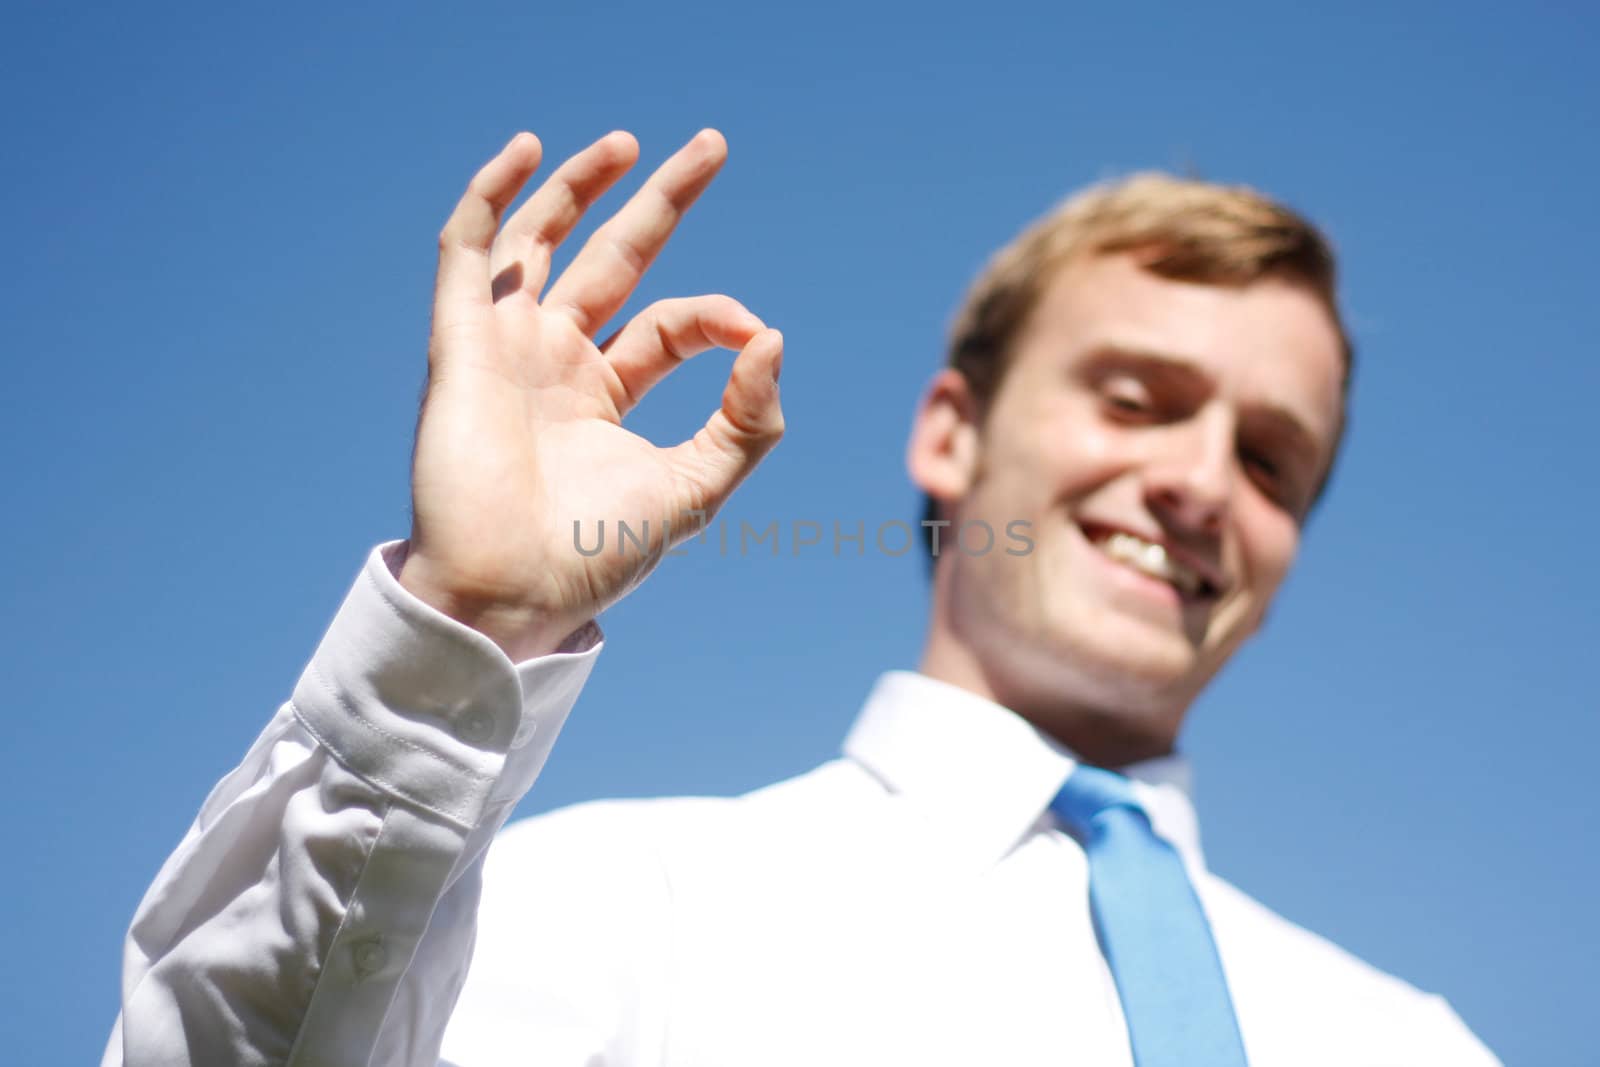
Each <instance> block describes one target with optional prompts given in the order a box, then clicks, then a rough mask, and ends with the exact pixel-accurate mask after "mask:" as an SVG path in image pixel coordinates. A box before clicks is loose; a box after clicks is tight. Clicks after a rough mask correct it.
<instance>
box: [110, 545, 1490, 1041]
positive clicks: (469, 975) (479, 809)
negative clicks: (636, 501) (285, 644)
mask: <svg viewBox="0 0 1600 1067" xmlns="http://www.w3.org/2000/svg"><path fill="white" fill-rule="evenodd" d="M401 550H402V549H401V546H394V545H390V546H385V547H384V548H383V549H381V550H379V551H375V552H374V553H373V555H372V557H371V559H369V561H368V563H367V566H366V567H365V568H364V569H363V571H362V574H361V576H360V578H359V580H358V581H357V583H356V586H355V588H354V589H353V590H352V591H351V593H350V596H349V597H348V599H347V600H346V601H345V604H344V606H343V607H342V608H341V609H340V612H339V614H338V616H337V617H336V618H335V620H334V622H333V625H332V626H331V628H330V629H329V632H328V635H327V637H326V638H325V639H324V640H323V642H322V644H321V646H320V647H319V648H318V650H317V652H316V655H315V656H314V657H313V659H312V662H311V664H310V665H309V666H308V667H307V669H306V672H305V674H304V675H303V677H302V678H301V680H300V682H299V684H298V685H297V686H296V688H295V691H294V695H293V697H292V699H291V700H290V701H289V703H288V704H286V705H284V707H283V708H282V709H280V711H279V712H278V714H277V715H276V716H275V717H274V718H273V719H272V721H271V722H270V723H269V724H268V725H267V728H266V730H265V731H264V732H263V733H262V735H261V737H260V738H259V739H258V740H257V742H256V743H255V745H254V746H253V747H252V748H251V750H250V752H249V753H248V754H247V755H246V756H245V759H244V762H243V763H242V764H241V765H240V766H239V767H238V768H237V769H236V770H235V771H233V773H232V774H230V775H229V776H228V777H227V778H225V779H223V781H222V782H221V783H220V784H219V785H218V786H217V787H216V789H215V790H214V791H213V793H212V794H211V796H210V797H209V798H208V799H207V800H206V803H205V805H204V807H203V808H202V810H201V812H200V815H199V817H198V819H197V821H196V822H195V825H194V827H193V828H192V829H191V830H190V832H189V834H188V835H187V836H186V837H185V838H184V840H183V842H182V844H181V845H180V846H179V847H178V850H177V852H176V853H174V855H173V856H172V857H171V858H170V859H169V860H168V862H167V863H166V865H165V866H164V867H163V868H162V870H161V873H160V874H159V875H158V877H157V879H156V882H155V884H154V885H153V886H152V887H151V889H150V891H149V892H148V894H147V895H146V897H145V899H144V901H143V902H142V904H141V905H140V907H139V910H138V913H137V915H136V916H135V918H134V922H133V925H132V928H131V930H130V932H129V935H128V940H127V945H126V954H125V962H124V975H123V999H122V1014H121V1016H120V1018H119V1019H118V1021H117V1025H116V1029H115V1031H114V1032H113V1034H112V1038H111V1042H110V1044H109V1046H108V1048H107V1050H106V1055H105V1059H104V1063H105V1064H106V1065H115V1064H127V1065H129V1067H143V1065H147V1064H152V1065H153V1064H163V1065H167V1064H223V1063H227V1064H257V1063H260V1064H268V1063H272V1064H280V1063H292V1064H303V1065H311V1064H339V1065H349V1064H363V1063H369V1062H370V1063H373V1064H384V1065H426V1064H433V1063H435V1062H436V1060H438V1059H439V1058H440V1057H441V1056H442V1057H443V1059H444V1061H446V1062H448V1063H452V1064H457V1065H460V1067H498V1065H512V1064H518V1065H522V1064H527V1065H540V1067H569V1065H570V1067H580V1065H640V1067H643V1065H673V1067H679V1065H683V1067H687V1065H691V1064H693V1065H696V1067H749V1065H751V1064H791V1063H792V1064H808V1065H815V1064H835V1065H854V1064H861V1065H874V1067H882V1065H884V1064H918V1065H926V1064H962V1065H972V1064H991V1063H992V1064H1007V1065H1013V1064H1016V1065H1023V1064H1039V1065H1045V1064H1049V1065H1054V1067H1060V1065H1069V1064H1082V1065H1097V1067H1099V1065H1104V1067H1128V1065H1130V1064H1131V1057H1130V1053H1129V1048H1128V1040H1127V1035H1126V1031H1125V1028H1124V1023H1123V1019H1122V1014H1121V1009H1120V1006H1119V1004H1118V999H1117V994H1116V987H1115V984H1114V982H1113V980H1112V977H1111V975H1110V973H1109V971H1108V970H1107V968H1106V964H1105V961H1104V959H1103V957H1102V956H1101V954H1100V951H1099V948H1098V946H1097V944H1096V941H1095V934H1094V929H1093V925H1092V921H1091V919H1090V914H1089V906H1088V870H1087V865H1086V861H1085V856H1084V852H1083V849H1082V847H1081V846H1080V844H1079V843H1078V842H1077V841H1076V840H1074V839H1073V838H1072V837H1071V836H1070V835H1069V834H1067V833H1066V832H1064V831H1063V830H1062V829H1061V828H1060V827H1059V826H1058V825H1057V824H1056V823H1055V821H1054V819H1053V818H1052V816H1050V814H1049V812H1048V810H1047V804H1048V803H1049V801H1050V799H1051V797H1052V796H1053V795H1054V794H1055V792H1056V790H1058V789H1059V788H1060V786H1061V784H1062V782H1063V781H1065V779H1066V777H1067V775H1068V774H1069V773H1070V771H1071V770H1072V768H1073V766H1074V761H1073V758H1072V756H1071V754H1070V753H1068V752H1066V751H1065V750H1063V749H1062V748H1061V747H1060V746H1058V745H1056V744H1055V743H1053V742H1052V741H1051V740H1050V739H1049V738H1047V737H1045V736H1044V735H1042V734H1040V733H1039V732H1038V731H1036V730H1034V729H1033V727H1031V726H1030V725H1029V724H1028V723H1026V722H1025V721H1023V720H1022V719H1020V718H1019V717H1017V716H1016V715H1014V714H1013V713H1011V712H1010V711H1007V710H1006V709H1004V708H1002V707H999V706H997V705H995V704H992V703H990V702H988V701H985V700H982V699H980V698H978V697H975V696H973V695H971V694H968V693H966V692H964V691H962V690H959V689H956V688H954V687H951V686H947V685H944V684H942V683H939V682H935V681H932V680H930V679H928V678H925V677H922V676H920V675H916V674H911V673H904V672H895V673H890V674H886V675H884V676H883V678H882V679H881V680H880V681H879V683H878V685H877V687H876V688H875V689H874V690H873V692H872V694H871V696H870V697H869V699H868V700H867V702H866V705H865V707H864V708H863V709H862V712H861V715H860V717H859V718H858V720H857V722H856V724H855V726H854V727H853V728H852V730H851V732H850V735H849V737H848V739H847V740H846V742H845V747H844V754H843V755H842V757H841V758H839V759H837V760H833V761H831V762H829V763H826V764H824V765H822V766H821V767H818V768H817V769H815V770H813V771H811V772H809V773H807V774H804V775H801V776H800V777H798V778H794V779H791V780H789V781H786V782H781V783H779V784H777V785H773V786H770V787H768V788H766V789H762V790H759V791H757V792H754V793H751V794H749V795H746V796H743V797H737V798H733V799H698V798H696V799H666V800H648V801H606V802H596V803H590V804H582V805H578V806H576V807H573V808H568V809H565V810H562V811H557V812H553V813H551V814H548V815H544V816H540V817H538V818H534V819H529V820H525V821H523V822H520V823H518V824H516V825H515V826H513V827H511V828H509V829H507V830H506V831H505V832H504V833H503V834H501V836H500V837H499V839H498V841H496V842H495V845H494V848H493V850H492V851H489V852H488V853H487V858H485V852H486V849H487V846H488V844H489V842H490V840H491V838H492V837H493V836H494V835H495V833H496V832H497V831H498V830H499V829H500V826H501V824H502V823H503V822H504V821H505V819H506V817H507V814H508V813H509V812H510V810H511V808H512V807H513V806H514V805H515V803H516V802H517V800H518V799H519V798H520V797H521V796H522V795H523V794H524V793H525V792H526V791H527V789H528V788H529V786H531V785H532V783H533V780H534V778H535V777H536V775H537V774H538V772H539V769H540V767H541V766H542V765H543V763H544V760H545V757H546V756H547V754H548V753H549V751H550V748H551V745H552V744H553V742H554V741H555V738H556V735H557V733H558V732H559V731H560V728H561V725H562V723H563V721H564V720H565V718H566V715H567V713H568V711H569V710H570V709H571V707H572V705H573V703H574V702H575V701H576V699H577V696H578V693H579V691H580V690H581V688H582V687H583V684H584V682H585V680H586V679H587V677H588V674H589V671H590V669H591V668H592V666H593V663H594V660H595V657H596V656H597V654H598V652H599V647H600V645H599V633H598V631H597V630H596V629H594V628H593V627H588V628H585V630H583V631H580V632H579V633H577V634H575V635H573V637H572V638H571V639H569V641H568V643H567V645H566V646H564V647H563V649H562V650H561V651H560V652H558V653H556V654H554V655H551V656H546V657H543V658H540V659H537V660H532V661H529V662H526V663H522V664H515V665H513V664H512V663H511V662H510V661H509V660H508V659H507V658H506V657H505V655H504V654H503V653H501V651H500V650H499V649H498V648H496V647H495V646H494V645H493V644H492V643H491V642H490V641H488V640H487V639H485V638H483V637H482V636H481V635H479V634H476V633H474V632H473V631H471V630H469V629H467V628H466V627H463V626H461V625H459V624H457V623H455V622H454V621H452V620H450V619H448V618H446V617H445V616H443V615H441V614H439V613H438V612H436V611H433V610H432V609H431V608H429V607H427V606H426V605H424V604H422V603H421V602H419V601H417V600H416V599H415V598H413V597H411V596H410V595H409V594H408V593H406V592H405V591H404V590H403V589H402V588H401V587H400V585H399V583H398V582H397V581H396V580H395V579H394V576H393V570H395V569H397V568H398V562H399V557H398V553H399V552H400V551H401ZM1126 772H1127V773H1128V774H1129V775H1130V777H1132V778H1133V779H1134V780H1135V782H1136V789H1137V790H1138V792H1139V794H1140V796H1141V798H1142V799H1143V800H1144V802H1145V803H1146V805H1147V806H1148V809H1149V811H1150V813H1151V818H1152V821H1153V823H1154V826H1155V828H1156V830H1157V832H1158V833H1160V834H1161V835H1162V836H1163V837H1165V838H1167V839H1168V840H1169V841H1171V842H1172V843H1173V845H1174V846H1175V847H1176V848H1177V849H1178V851H1179V853H1180V854H1181V855H1182V856H1183V858H1184V861H1185V863H1186V864H1187V866H1188V868H1189V871H1190V875H1191V877H1192V878H1193V879H1194V881H1195V883H1196V887H1197V889H1198V892H1199V896H1200V898H1201V900H1202V902H1203V904H1204V907H1205V910H1206V912H1207V914H1208V915H1209V917H1210V919H1211V923H1212V926H1213V930H1214V933H1215V936H1216V940H1217V944H1218V949H1219V952H1220V954H1221V957H1222V962H1223V966H1224V969H1225V971H1226V972H1227V978H1228V984H1229V988H1230V990H1231V992H1232V995H1233V1000H1234V1005H1235V1007H1236V1009H1237V1011H1238V1015H1239V1022H1240V1028H1241V1030H1242V1032H1243V1035H1244V1042H1245V1047H1246V1050H1247V1052H1248V1053H1249V1057H1250V1062H1251V1063H1252V1064H1254V1065H1256V1067H1278V1065H1282V1067H1289V1065H1294V1067H1319V1065H1328V1067H1363V1065H1379V1064H1383V1065H1394V1067H1400V1065H1407V1067H1413V1065H1432V1064H1439V1065H1445V1064H1450V1065H1457V1064H1459V1065H1463V1067H1477V1065H1487V1064H1495V1063H1497V1061H1496V1060H1495V1058H1494V1057H1493V1056H1492V1055H1491V1054H1490V1053H1489V1052H1488V1050H1487V1049H1485V1048H1484V1047H1483V1046H1482V1045H1481V1044H1480V1043H1479V1042H1478V1041H1477V1040H1476V1039H1475V1038H1474V1037H1473V1036H1472V1034H1471V1033H1470V1032H1469V1031H1468V1030H1467V1029H1466V1027H1465V1026H1464V1025H1463V1024H1462V1023H1461V1021H1460V1020H1459V1019H1458V1018H1457V1017H1456V1016H1455V1014H1454V1013H1453V1012H1452V1011H1451V1009H1450V1007H1449V1006H1448V1004H1446V1002H1445V1001H1444V1000H1443V999H1441V998H1440V997H1437V996H1431V995H1428V994H1425V993H1421V992H1419V991H1417V990H1415V989H1413V988H1412V987H1411V986H1409V985H1406V984H1405V983H1404V982H1401V981H1400V980H1398V979H1396V978H1392V977H1390V976H1388V975H1385V974H1383V973H1381V972H1379V971H1376V970H1374V969H1373V968H1371V967H1369V966H1367V965H1366V964H1364V963H1362V962H1360V961H1359V960H1357V959H1355V958H1353V957H1352V956H1350V955H1348V954H1346V953H1345V952H1343V951H1342V950H1340V949H1339V948H1337V947H1335V946H1334V945H1332V944H1330V943H1328V942H1326V941H1324V940H1322V939H1320V938H1318V937H1316V936H1315V935H1313V934H1310V933H1308V932H1306V931H1304V930H1302V929H1300V928H1299V927H1296V926H1294V925H1293V924H1291V923H1289V922H1287V921H1286V920H1284V919H1282V918H1280V917H1278V916H1277V915H1275V914H1273V913H1272V912H1270V911H1268V910H1267V909H1266V908H1265V907H1263V906H1262V905H1260V904H1258V903H1256V902H1255V901H1253V900H1251V899H1250V898H1249V897H1247V896H1245V895H1244V894H1243V893H1241V892H1240V891H1239V890H1237V889H1235V888H1233V887H1232V886H1230V885H1228V884H1227V883H1226V882H1224V881H1222V880H1221V879H1219V878H1217V877H1216V876H1214V875H1212V874H1210V873H1209V872H1208V871H1207V870H1206V868H1205V858H1204V855H1203V854H1202V852H1201V849H1200V838H1199V832H1198V828H1197V824H1196V819H1195V813H1194V809H1193V807H1192V805H1191V803H1190V799H1189V783H1188V771H1187V768H1186V766H1185V764H1184V763H1183V761H1182V760H1181V759H1179V758H1176V757H1173V758H1168V759H1162V760H1153V761H1148V762H1145V763H1141V764H1138V765H1136V766H1133V767H1130V768H1126ZM480 898H481V899H480ZM475 929H476V936H475V934H474V931H475ZM469 962H470V971H469V969H468V967H469Z"/></svg>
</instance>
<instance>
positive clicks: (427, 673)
mask: <svg viewBox="0 0 1600 1067" xmlns="http://www.w3.org/2000/svg"><path fill="white" fill-rule="evenodd" d="M404 550H405V546H404V544H403V543H394V544H389V545H384V546H380V547H379V548H377V549H375V550H374V551H373V552H372V554H371V556H370V557H369V558H368V560H367V563H366V565H365V567H364V568H363V569H362V571H361V574H360V576H359V577H358V578H357V580H356V583H355V586H354V588H353V589H352V590H351V592H350V594H349V596H348V597H347V598H346V600H345V602H344V604H343V606H342V607H341V608H340V609H339V612H338V614H337V615H336V616H335V618H334V621H333V623H332V625H331V627H330V628H329V630H328V633H327V635H326V636H325V637H324V639H323V641H322V643H321V645H320V646H319V647H318V649H317V651H316V653H315V655H314V656H313V657H312V660H311V663H310V665H309V666H308V667H307V668H306V670H305V673H304V674H303V675H302V676H301V678H300V681H299V682H298V684H297V685H296V686H295V689H294V693H293V696H292V697H291V699H290V700H289V702H288V703H286V704H285V705H283V707H282V708H280V709H279V710H278V712H277V714H276V715H274V716H273V718H272V720H271V721H270V722H269V723H268V724H267V726H266V729H265V730H263V731H262V733H261V735H260V737H259V738H257V740H256V741H255V743H254V745H252V747H251V748H250V751H249V752H248V753H247V754H246V755H245V757H244V760H243V762H242V763H241V764H240V765H239V766H238V767H237V768H236V769H235V770H234V771H233V772H232V773H230V774H229V775H228V776H227V777H226V778H224V779H223V780H222V781H221V782H220V783H219V784H218V785H217V786H216V788H215V789H214V790H213V791H212V793H211V795H210V796H209V797H208V798H207V799H206V801H205V804H204V806H203V807H202V808H201V810H200V814H199V816H198V817H197V818H196V820H195V823H194V825H193V826H192V827H191V828H190V830H189V832H188V833H187V835H186V836H185V837H184V839H183V841H182V842H181V843H180V844H179V846H178V848H177V851H175V852H174V853H173V854H172V856H171V857H170V858H169V859H168V860H167V862H166V864H165V865H164V866H163V867H162V869H161V871H160V873H159V874H158V875H157V876H156V880H155V882H154V884H153V885H152V886H151V887H150V889H149V891H148V892H147V893H146V894H145V897H144V900H143V901H142V902H141V903H140V905H139V908H138V911H137V912H136V913H135V916H134V919H133V923H132V926H131V928H130V930H129V933H128V937H127V940H126V943H125V946H124V958H123V977H122V1011H121V1014H120V1016H119V1018H118V1019H117V1023H116V1026H115V1028H114V1030H113V1032H112V1036H111V1040H110V1043H109V1045H108V1047H107V1049H106V1053H105V1057H104V1059H103V1064H104V1065H105V1067H115V1065H123V1064H125V1065H127V1067H143V1065H147V1064H162V1065H175V1064H217V1063H228V1064H269V1063H270V1064H295V1065H321V1064H340V1065H349V1064H364V1063H368V1062H382V1063H384V1064H396V1065H407V1067H410V1065H419V1067H420V1065H431V1064H434V1063H435V1062H436V1060H437V1057H438V1050H439V1043H440V1040H441V1038H442V1035H443V1032H444V1027H445V1023H446V1021H447V1020H448V1019H449V1016H450V1012H451V1008H452V1006H453V1005H454V1003H455V1000H456V997H457V994H458V993H459V992H460V989H461V986H462V983H463V981H464V980H465V977H466V972H467V964H468V961H469V958H470V956H471V953H472V942H473V935H474V923H475V917H476V914H477V902H478V893H479V884H480V878H479V870H480V867H481V864H482V861H483V855H484V852H485V849H486V848H487V846H488V843H489V841H490V839H491V838H492V837H493V836H494V834H495V832H496V831H497V830H498V829H499V828H500V826H501V825H502V824H503V823H504V822H505V820H506V818H507V816H508V815H509V814H510V812H511V810H512V808H513V807H514V806H515V805H516V803H517V801H518V800H519V799H520V798H521V797H522V795H523V794H524V793H525V792H526V791H527V789H528V788H529V786H531V785H532V783H533V780H534V778H535V777H536V776H537V775H538V773H539V770H540V768H541V767H542V766H543V764H544V761H545V758H546V756H547V755H548V754H549V751H550V748H551V746H552V744H553V743H554V741H555V738H556V735H557V734H558V733H559V732H560V729H561V726H562V724H563V723H564V721H565V719H566V716H567V713H568V712H569V711H570V710H571V708H572V705H573V704H574V703H575V702H576V700H577V698H578V694H579V692H580V691H581V689H582V688H583V685H584V683H585V681H586V680H587V679H588V676H589V672H590V670H591V669H592V668H593V665H594V661H595V658H596V657H597V656H598V654H599V651H600V648H601V640H600V633H599V630H598V628H597V627H595V626H594V625H593V624H592V623H591V624H589V625H588V626H585V627H584V628H583V629H581V630H579V631H578V632H576V633H574V634H573V635H572V636H571V637H569V638H568V640H567V641H566V643H565V644H563V646H562V648H561V649H560V650H558V651H557V652H555V653H553V654H551V655H548V656H543V657H540V658H538V659H534V660H529V661H527V662H524V663H521V664H513V663H512V662H511V661H510V660H509V659H508V658H507V657H506V656H505V654H504V653H503V652H502V651H501V650H500V649H499V648H498V646H496V645H495V644H494V643H493V642H492V641H490V640H488V639H487V638H485V637H484V636H482V635H481V634H478V633H476V632H474V631H473V630H471V629H469V628H467V627H465V626H463V625H461V624H459V623H457V622H455V621H454V620H452V619H450V618H448V617H446V616H445V615H443V614H441V613H439V612H437V611H435V610H433V609H432V608H430V607H428V606H427V605H425V604H423V603H422V602H421V601H419V600H417V599H416V598H415V597H413V596H411V595H410V594H409V593H407V592H406V591H405V590H404V589H403V588H402V587H401V586H400V584H399V582H398V581H397V580H396V579H395V577H394V573H395V572H396V571H397V570H398V567H399V564H400V562H401V561H402V560H403V558H404Z"/></svg>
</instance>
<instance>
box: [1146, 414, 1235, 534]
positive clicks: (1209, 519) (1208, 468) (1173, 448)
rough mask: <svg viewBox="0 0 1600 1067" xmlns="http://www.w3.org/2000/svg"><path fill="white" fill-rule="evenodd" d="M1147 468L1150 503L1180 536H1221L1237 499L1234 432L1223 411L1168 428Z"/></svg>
mask: <svg viewBox="0 0 1600 1067" xmlns="http://www.w3.org/2000/svg"><path fill="white" fill-rule="evenodd" d="M1167 429H1168V431H1169V432H1168V433H1166V434H1163V435H1162V437H1163V439H1162V440H1161V442H1160V444H1159V446H1158V449H1157V453H1156V455H1155V456H1153V457H1152V459H1151V462H1150V463H1149V464H1148V466H1147V467H1146V468H1145V479H1144V492H1145V503H1146V505H1147V506H1148V507H1149V508H1150V510H1151V512H1152V513H1153V514H1154V515H1155V516H1156V517H1157V518H1158V519H1160V520H1161V521H1162V522H1163V523H1167V524H1170V525H1171V526H1172V527H1173V528H1174V529H1175V530H1177V531H1179V532H1188V533H1195V534H1206V535H1212V536H1214V535H1216V534H1219V533H1221V532H1222V528H1223V525H1224V524H1225V523H1226V522H1227V518H1228V508H1229V506H1230V505H1231V503H1232V500H1233V477H1234V466H1233V436H1234V434H1233V427H1232V425H1231V424H1230V423H1229V421H1228V419H1227V417H1226V416H1225V415H1224V414H1222V413H1220V412H1218V413H1216V414H1215V415H1214V416H1211V417H1204V418H1202V417H1196V418H1194V419H1191V420H1188V421H1187V422H1185V423H1182V424H1179V425H1175V426H1170V427H1167Z"/></svg>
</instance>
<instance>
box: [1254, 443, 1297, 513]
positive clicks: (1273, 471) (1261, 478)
mask: <svg viewBox="0 0 1600 1067" xmlns="http://www.w3.org/2000/svg"><path fill="white" fill-rule="evenodd" d="M1240 459H1241V460H1242V461H1243V463H1244V467H1245V470H1246V471H1247V472H1248V473H1249V475H1250V479H1251V481H1253V482H1255V483H1256V485H1257V486H1259V487H1260V489H1261V491H1262V493H1264V494H1266V496H1267V498H1268V499H1270V500H1271V501H1272V502H1273V503H1275V504H1277V505H1278V506H1279V507H1281V508H1283V509H1284V510H1286V511H1291V512H1295V513H1296V514H1298V513H1299V511H1300V508H1301V501H1300V499H1299V491H1298V489H1297V488H1296V486H1295V484H1294V482H1295V479H1293V478H1291V477H1290V475H1289V472H1288V470H1287V469H1286V468H1285V466H1284V465H1283V464H1282V463H1280V462H1279V460H1278V458H1277V457H1276V456H1273V455H1272V454H1270V453H1267V452H1262V451H1259V450H1256V449H1246V450H1244V451H1243V452H1241V453H1240Z"/></svg>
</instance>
